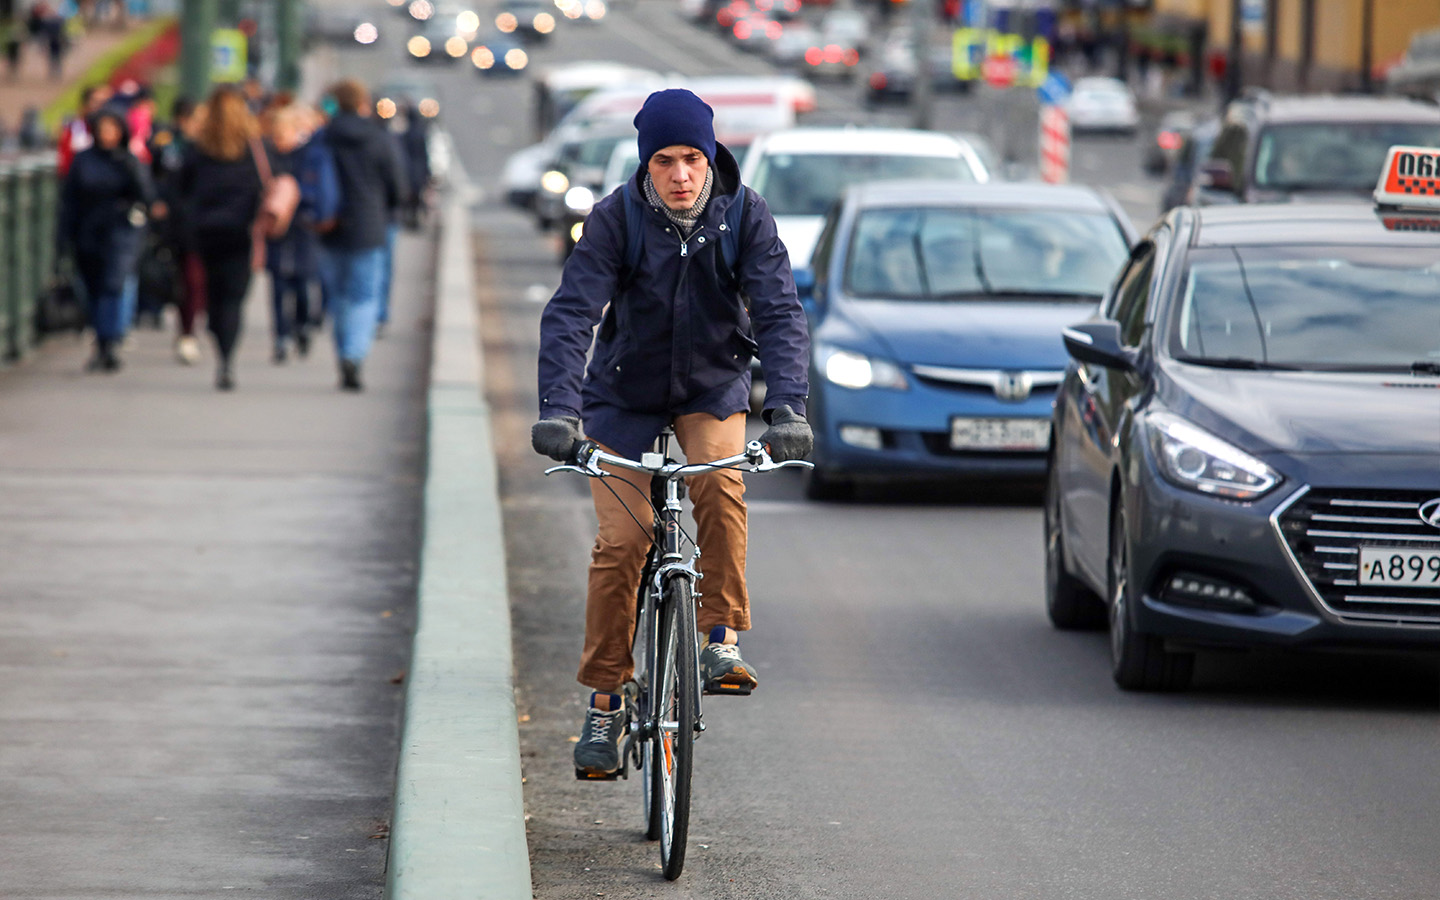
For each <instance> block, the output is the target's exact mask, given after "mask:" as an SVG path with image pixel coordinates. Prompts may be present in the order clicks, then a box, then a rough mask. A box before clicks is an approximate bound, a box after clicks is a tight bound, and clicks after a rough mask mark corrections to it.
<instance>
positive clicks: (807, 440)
mask: <svg viewBox="0 0 1440 900" xmlns="http://www.w3.org/2000/svg"><path fill="white" fill-rule="evenodd" d="M766 420H767V421H768V422H769V423H770V427H769V428H767V429H765V433H764V434H762V435H760V443H762V444H764V445H766V446H767V447H769V448H770V458H771V459H773V460H775V461H776V462H783V461H784V460H787V459H804V458H805V457H807V456H809V455H810V451H811V450H812V449H813V448H814V447H815V435H814V433H813V432H812V431H811V430H810V423H809V422H807V421H805V417H804V416H802V415H800V414H799V413H797V412H795V411H794V410H793V409H791V408H790V407H788V406H778V407H776V408H775V409H771V410H766Z"/></svg>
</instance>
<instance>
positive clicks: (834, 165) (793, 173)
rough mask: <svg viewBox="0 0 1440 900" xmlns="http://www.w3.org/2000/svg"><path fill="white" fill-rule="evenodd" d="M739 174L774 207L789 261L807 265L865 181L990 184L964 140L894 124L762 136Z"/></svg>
mask: <svg viewBox="0 0 1440 900" xmlns="http://www.w3.org/2000/svg"><path fill="white" fill-rule="evenodd" d="M740 178H741V180H742V181H744V182H745V184H747V185H749V186H750V187H752V188H754V189H755V191H756V192H758V193H759V194H760V195H761V196H762V197H764V198H765V202H766V203H767V204H769V206H770V212H771V214H773V215H774V216H775V225H776V227H777V228H778V229H779V232H780V240H781V241H783V242H784V244H785V246H786V248H787V249H789V251H790V264H791V265H792V266H803V265H805V264H806V263H808V262H809V260H810V252H811V250H813V249H814V247H815V240H816V238H818V237H819V235H820V226H821V224H822V222H823V221H824V217H825V214H826V213H827V212H829V210H830V207H831V206H832V205H833V204H834V203H835V201H836V200H838V199H839V198H840V194H841V193H842V192H843V191H844V190H845V188H847V187H849V186H850V185H853V184H861V183H864V182H867V181H894V180H897V179H915V178H932V179H944V180H950V181H962V182H964V181H969V182H984V181H988V180H989V179H990V173H989V172H988V171H987V170H986V169H985V166H984V164H983V163H982V162H981V161H980V157H979V155H978V154H976V153H975V151H974V150H973V149H971V147H970V146H969V145H967V144H965V143H964V142H963V141H961V140H960V139H959V138H955V137H952V136H950V135H946V134H939V133H936V132H930V131H907V130H904V129H892V128H794V129H789V130H786V131H776V132H774V133H772V134H768V135H765V136H763V137H760V138H758V139H757V140H756V141H755V143H754V144H752V145H751V147H750V150H749V152H747V153H746V154H745V160H744V162H743V163H742V165H741V169H740Z"/></svg>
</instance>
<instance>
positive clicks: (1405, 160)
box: [1375, 146, 1440, 209]
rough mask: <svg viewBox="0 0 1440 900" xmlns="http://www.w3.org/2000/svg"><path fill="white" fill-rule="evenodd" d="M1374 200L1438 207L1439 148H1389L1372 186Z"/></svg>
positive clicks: (1404, 204)
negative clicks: (1373, 187) (1378, 176)
mask: <svg viewBox="0 0 1440 900" xmlns="http://www.w3.org/2000/svg"><path fill="white" fill-rule="evenodd" d="M1375 202H1376V203H1377V204H1380V205H1382V206H1410V207H1428V208H1431V209H1440V147H1405V146H1395V147H1391V148H1390V152H1389V153H1388V154H1387V155H1386V157H1385V168H1384V169H1383V170H1382V171H1381V173H1380V181H1379V182H1378V183H1376V185H1375Z"/></svg>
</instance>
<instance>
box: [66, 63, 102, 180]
mask: <svg viewBox="0 0 1440 900" xmlns="http://www.w3.org/2000/svg"><path fill="white" fill-rule="evenodd" d="M112 96H114V91H112V90H111V89H110V86H109V85H108V84H92V85H87V86H86V87H83V88H81V89H80V110H79V114H78V115H76V116H75V117H74V118H72V119H70V120H69V121H67V122H65V123H64V124H62V125H61V126H60V144H59V146H58V147H57V156H56V160H55V165H56V170H57V171H58V172H59V174H60V177H61V178H64V177H65V174H66V173H67V172H69V171H70V163H71V162H72V161H73V160H74V159H75V155H76V154H78V153H80V152H81V151H82V150H86V149H88V148H89V147H90V145H91V144H92V143H93V142H94V141H93V138H92V137H91V135H90V118H91V117H92V116H94V115H95V114H96V113H97V112H99V111H100V108H101V107H103V106H104V105H105V104H106V103H109V102H110V98H111V97H112Z"/></svg>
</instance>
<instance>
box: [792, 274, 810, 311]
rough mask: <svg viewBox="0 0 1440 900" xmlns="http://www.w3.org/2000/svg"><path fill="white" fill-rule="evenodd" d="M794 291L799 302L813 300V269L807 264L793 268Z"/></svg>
mask: <svg viewBox="0 0 1440 900" xmlns="http://www.w3.org/2000/svg"><path fill="white" fill-rule="evenodd" d="M792 274H793V276H794V278H795V293H796V295H798V296H799V297H800V302H801V303H807V302H808V303H814V302H815V270H814V269H812V268H810V267H809V266H806V267H803V268H799V269H796V270H794V272H793V273H792Z"/></svg>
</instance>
